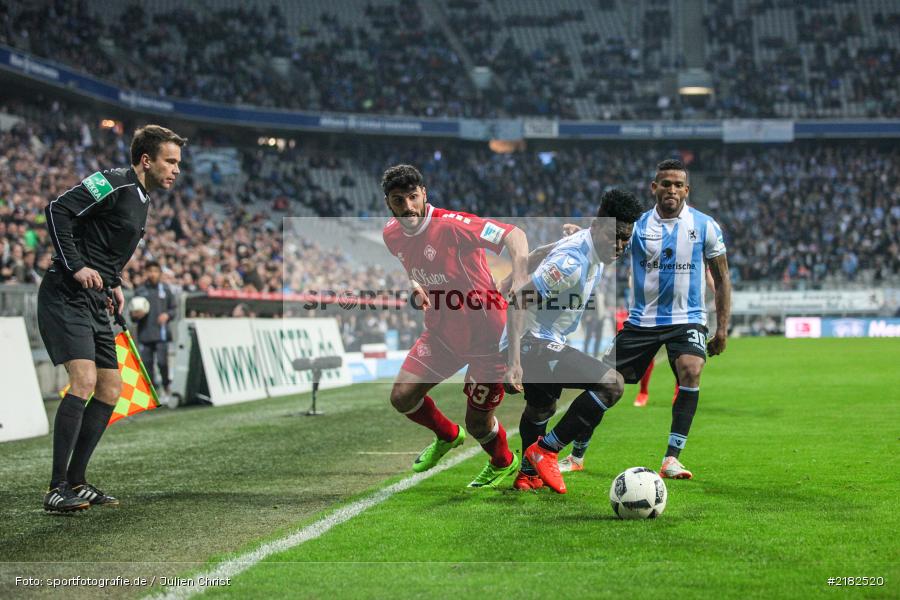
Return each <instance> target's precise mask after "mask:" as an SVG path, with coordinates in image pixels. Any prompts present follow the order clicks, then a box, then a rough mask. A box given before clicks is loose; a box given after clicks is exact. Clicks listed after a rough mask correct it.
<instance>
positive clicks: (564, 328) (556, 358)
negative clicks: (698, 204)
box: [501, 190, 641, 493]
mask: <svg viewBox="0 0 900 600" xmlns="http://www.w3.org/2000/svg"><path fill="white" fill-rule="evenodd" d="M640 214H641V206H640V204H639V203H638V201H637V199H636V198H635V197H634V194H631V193H630V192H626V191H622V190H610V191H608V192H606V193H605V194H604V195H603V197H602V198H601V201H600V209H599V210H598V213H597V216H598V218H597V219H595V220H594V222H593V224H592V225H591V227H590V228H589V229H585V230H582V231H579V232H578V233H575V234H574V235H571V236H569V237H567V238H564V239H562V240H560V241H558V242H556V243H555V244H550V245H547V246H543V247H541V248H538V249H536V250H535V251H534V252H533V253H532V254H531V255H529V265H528V266H529V271H532V270H533V271H534V272H533V274H532V276H531V281H530V282H529V283H527V284H526V285H524V286H522V287H520V288H519V289H518V290H516V294H515V296H514V298H515V300H516V302H515V303H514V304H515V305H514V306H512V307H511V308H510V309H509V317H508V319H507V327H508V328H509V337H508V340H509V352H508V363H509V368H508V371H507V381H508V383H509V386H508V387H507V390H508V391H510V392H512V391H513V390H516V391H521V390H522V389H523V388H524V392H525V403H526V406H525V410H524V412H523V414H522V419H521V421H520V425H519V431H520V434H521V437H522V448H523V453H524V456H525V458H527V461H526V460H523V466H522V470H521V471H520V473H519V475H518V476H517V477H516V481H515V483H514V484H513V485H514V487H515V488H516V489H520V490H529V489H536V488H539V487H543V484H544V483H546V484H547V485H548V486H549V487H551V488H552V489H554V490H555V491H556V492H559V493H565V491H566V488H565V482H564V481H563V479H562V476H561V475H560V473H559V468H558V466H557V460H558V459H557V454H558V452H559V450H561V449H562V448H564V447H565V446H566V445H568V443H569V442H571V441H572V440H573V439H575V437H576V436H579V435H584V434H585V433H589V432H590V431H593V429H594V427H596V425H597V424H599V422H600V420H601V419H602V418H603V413H604V412H605V411H606V410H607V409H609V408H611V407H612V406H613V405H614V404H615V403H616V402H617V401H618V400H619V398H620V397H621V395H622V391H623V387H624V384H623V381H622V377H621V375H619V374H618V373H617V372H616V371H615V369H614V366H613V365H611V364H608V363H604V362H603V361H600V360H598V359H596V358H594V357H593V356H590V355H588V354H585V353H584V352H581V351H579V350H576V349H575V348H573V347H572V346H568V345H566V341H567V336H568V335H569V334H571V333H572V332H573V331H575V329H577V328H578V324H579V322H580V320H581V317H582V315H583V313H584V310H585V308H586V307H587V305H588V303H589V299H590V297H591V295H592V294H593V292H594V288H595V287H596V286H597V284H598V283H599V281H600V278H601V275H602V273H603V268H604V266H605V263H609V262H612V261H614V260H616V259H617V258H618V257H619V255H620V254H621V253H622V251H623V250H624V249H625V246H626V245H627V243H628V241H629V239H631V232H632V229H633V227H634V221H635V219H637V218H638V217H639V216H640ZM604 217H605V218H604ZM613 219H615V227H614V228H613V226H612V223H610V222H609V221H612V220H613ZM542 257H543V258H542ZM538 261H540V264H537V265H536V264H535V263H537V262H538ZM501 289H502V287H501ZM517 307H518V308H522V307H527V308H528V311H527V312H528V313H529V316H531V317H532V318H533V323H532V324H531V325H530V327H529V328H528V330H527V332H526V333H525V335H524V336H522V337H521V339H520V338H519V332H521V331H522V330H523V323H524V319H523V317H524V314H523V313H525V312H526V311H524V310H517ZM520 349H521V350H520ZM520 357H521V358H520ZM523 370H524V374H523ZM523 378H524V385H523V384H522V383H521V382H522V380H523ZM564 388H568V389H581V390H584V392H583V393H582V394H580V395H579V396H578V397H577V398H576V399H575V401H574V402H573V403H572V406H571V407H570V408H569V410H568V411H567V412H566V414H565V416H563V418H562V420H561V421H560V422H559V423H558V424H557V425H556V427H554V429H553V431H551V432H550V433H549V434H547V435H546V436H543V434H544V432H545V430H546V425H547V421H549V420H550V418H551V417H552V416H553V414H554V412H556V402H557V400H558V399H559V395H560V393H561V392H562V390H563V389H564Z"/></svg>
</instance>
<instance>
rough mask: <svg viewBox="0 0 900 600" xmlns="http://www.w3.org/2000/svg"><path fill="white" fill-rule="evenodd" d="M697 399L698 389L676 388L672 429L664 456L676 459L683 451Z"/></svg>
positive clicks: (698, 395)
mask: <svg viewBox="0 0 900 600" xmlns="http://www.w3.org/2000/svg"><path fill="white" fill-rule="evenodd" d="M699 399H700V388H698V387H697V388H689V387H684V386H678V396H676V397H675V404H673V405H672V429H671V430H670V431H669V445H668V447H667V448H666V456H674V457H675V458H678V455H679V454H681V451H682V450H684V445H685V444H686V443H687V436H688V432H690V430H691V423H692V422H693V420H694V413H696V412H697V401H698V400H699Z"/></svg>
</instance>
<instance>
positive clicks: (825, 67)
mask: <svg viewBox="0 0 900 600" xmlns="http://www.w3.org/2000/svg"><path fill="white" fill-rule="evenodd" d="M832 4H833V3H826V2H809V3H804V5H803V6H796V7H795V6H794V3H792V2H788V1H787V0H760V1H758V2H737V1H734V0H710V1H709V2H707V3H706V7H707V9H706V12H705V13H704V17H703V20H704V25H705V26H704V31H703V35H704V36H705V41H706V44H705V47H706V49H707V50H706V64H705V65H703V66H704V67H705V68H706V70H707V71H708V72H709V73H710V74H711V75H712V77H713V79H714V82H715V87H716V94H714V95H712V96H710V97H709V98H708V100H707V101H706V102H705V104H702V105H700V104H697V103H696V102H687V101H685V102H683V101H682V98H681V97H680V96H679V95H678V94H677V93H676V92H674V91H673V89H667V88H665V86H664V85H663V80H664V79H665V78H666V76H668V75H674V74H675V73H677V72H678V71H679V70H681V69H682V68H683V67H685V66H686V62H685V58H684V55H683V48H681V47H680V46H678V45H677V44H678V43H684V42H677V41H676V40H675V39H673V36H672V33H671V31H669V29H670V28H668V27H665V28H657V27H653V26H652V25H651V24H652V23H658V22H670V21H673V20H675V17H674V16H673V15H672V14H671V12H670V8H669V7H668V4H667V3H659V2H649V3H647V4H646V5H642V7H641V8H639V9H638V10H642V11H644V13H643V14H642V15H640V18H639V19H638V21H639V22H640V23H642V24H643V25H642V26H641V27H637V26H635V27H631V28H630V29H629V31H622V32H620V33H616V34H615V35H610V34H609V33H608V32H607V33H606V34H605V35H600V34H599V33H597V32H593V31H584V30H582V29H579V30H578V31H581V34H580V38H579V39H569V40H565V42H566V43H564V40H562V39H558V38H557V37H546V38H542V39H543V40H544V41H543V43H541V44H536V45H534V46H533V47H530V48H526V47H523V46H521V45H519V44H518V43H517V42H516V41H515V36H514V35H512V33H513V31H514V30H533V31H537V32H539V31H546V30H547V28H548V27H555V28H558V29H559V31H560V32H564V31H569V30H568V29H565V28H566V27H570V26H571V27H574V26H575V24H577V23H580V22H582V21H584V18H585V16H586V13H587V12H591V11H601V13H603V14H608V13H605V12H604V11H616V10H617V11H620V14H619V16H618V19H620V20H622V22H630V21H631V20H633V19H634V18H635V17H634V15H633V14H631V13H630V12H629V9H628V8H627V7H626V6H624V5H622V6H618V5H616V4H615V3H612V2H600V3H596V2H589V1H588V0H584V3H583V6H581V7H580V8H570V9H560V10H559V11H558V12H557V13H556V14H547V13H541V14H537V13H533V14H532V13H528V12H515V13H503V14H499V13H498V11H499V10H500V7H497V6H494V5H493V4H491V3H487V4H485V3H477V2H468V1H466V0H457V1H455V2H449V3H447V6H446V7H445V8H442V9H440V10H441V11H446V26H445V27H444V28H442V27H440V26H439V25H438V24H437V23H436V22H435V21H434V18H431V19H428V18H426V16H425V15H424V14H423V12H422V8H421V7H420V5H419V3H418V2H415V1H414V0H396V1H394V2H389V1H388V2H379V3H377V4H373V3H371V2H368V1H364V0H360V2H359V10H358V11H355V13H354V15H353V18H352V19H350V18H348V17H347V15H346V13H344V14H343V16H342V17H338V16H337V14H335V13H334V12H332V10H334V7H330V6H329V5H328V3H321V5H319V6H316V5H313V6H312V7H305V8H304V9H303V10H304V13H303V14H304V15H305V16H304V17H303V20H301V22H300V24H297V20H296V19H294V20H293V21H292V20H291V19H289V18H287V15H286V14H285V12H284V11H285V10H286V9H284V8H282V5H281V4H279V3H272V4H266V5H263V4H262V3H258V4H257V3H250V4H248V5H247V6H245V7H240V8H217V9H209V10H204V11H202V12H201V11H196V10H194V9H193V7H191V6H190V5H189V4H188V3H184V4H183V5H181V4H177V3H176V4H174V5H168V6H167V7H166V9H165V10H154V11H150V10H148V9H147V8H146V7H145V6H143V5H141V4H140V3H133V4H131V5H129V7H128V8H127V9H125V10H124V12H123V13H122V14H121V17H120V18H110V19H107V18H103V17H102V16H101V15H99V14H97V12H96V11H97V10H99V9H98V6H99V4H98V3H96V2H89V1H88V0H77V1H75V2H65V1H63V0H42V1H40V2H37V3H32V4H20V3H14V2H10V1H9V0H0V8H2V10H0V43H2V44H6V45H9V46H12V47H14V48H18V49H21V50H23V51H26V52H30V53H33V54H35V55H37V56H40V57H44V58H49V59H51V60H54V61H59V62H62V63H65V64H69V65H73V66H75V67H76V68H79V69H85V70H87V72H89V73H91V74H93V75H95V76H99V77H102V78H105V79H108V80H111V81H113V82H115V83H118V84H120V85H123V86H125V87H126V88H128V89H133V90H135V91H142V92H147V93H152V94H158V95H161V96H166V97H178V98H187V99H197V100H207V101H215V102H225V103H228V104H248V105H258V106H264V107H281V108H292V109H308V110H325V111H346V112H367V113H380V114H402V115H416V116H434V117H440V116H444V117H480V118H487V117H504V116H511V115H512V116H516V115H542V116H555V117H561V118H607V119H609V118H622V119H630V118H674V119H679V118H685V117H700V116H712V117H720V118H726V117H751V118H752V117H771V116H785V117H790V116H803V117H816V116H830V117H834V116H840V115H841V114H853V115H855V116H870V117H896V116H898V115H900V85H898V81H900V78H898V75H900V71H898V70H900V40H898V39H897V35H896V28H895V27H893V28H892V26H893V25H896V23H897V22H898V21H900V12H895V13H883V12H876V11H874V10H872V9H871V8H870V7H869V5H868V4H866V3H865V2H862V0H859V1H858V2H857V0H849V1H847V2H843V3H841V4H843V5H849V6H851V8H852V7H853V6H856V5H857V4H858V6H856V9H857V10H850V11H849V12H847V11H843V12H841V11H839V10H838V9H837V8H836V7H835V6H832ZM571 6H578V3H573V4H572V5H571ZM504 10H508V7H506V8H504ZM522 10H525V5H523V6H522ZM772 11H780V12H777V13H775V12H772ZM313 15H315V17H313ZM628 15H631V16H628ZM787 15H789V17H788V16H787ZM838 15H842V16H838ZM843 15H845V16H843ZM766 19H769V20H772V19H775V20H778V19H781V20H785V19H788V20H787V21H785V27H788V28H792V29H791V30H790V31H789V32H788V33H787V34H785V33H784V30H783V28H781V29H779V28H774V29H773V28H767V27H765V26H763V25H762V24H763V23H767V22H768V21H767V20H766ZM617 22H618V21H617ZM572 31H574V30H572ZM450 36H453V37H455V38H456V40H455V41H456V44H454V43H453V40H451V39H450ZM664 39H665V40H666V45H665V46H664V45H663V44H662V41H663V40H664ZM386 40H389V41H386ZM459 48H464V49H465V50H464V52H463V54H466V53H467V54H468V59H469V60H465V58H464V57H463V56H461V55H460V53H458V52H457V49H459ZM576 63H578V64H579V65H580V67H579V68H576ZM476 65H479V66H486V67H490V69H491V70H492V71H493V73H494V74H495V75H496V77H495V78H494V83H493V84H492V86H491V87H489V88H488V89H484V90H479V89H477V88H476V86H475V85H474V82H473V81H472V79H471V78H470V76H469V70H470V68H471V67H472V66H476ZM695 66H697V65H695ZM577 100H582V101H583V102H582V103H581V106H582V108H578V106H577V104H578V103H577V102H576V101H577ZM584 106H594V107H595V108H594V109H590V110H589V109H585V108H583V107H584ZM585 111H587V112H585Z"/></svg>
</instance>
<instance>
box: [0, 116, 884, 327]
mask: <svg viewBox="0 0 900 600" xmlns="http://www.w3.org/2000/svg"><path fill="white" fill-rule="evenodd" d="M85 114H87V113H85ZM4 117H5V118H6V119H13V120H15V119H18V121H17V122H15V124H12V125H8V126H6V127H5V128H4V130H2V131H0V283H4V284H33V283H37V282H39V281H40V277H41V276H42V274H43V272H44V271H45V270H46V268H47V267H48V266H49V264H50V258H51V256H52V247H51V245H50V243H49V240H48V234H47V230H46V226H45V223H44V214H43V210H44V207H45V206H46V204H47V202H48V201H49V200H51V199H53V198H54V197H55V196H57V195H59V194H60V193H61V192H63V191H65V190H66V189H68V188H69V187H71V186H72V185H74V184H76V183H77V182H78V180H79V177H81V176H84V175H85V174H88V173H90V172H93V171H95V170H97V169H100V168H106V167H108V166H110V165H126V164H127V163H128V155H127V152H128V143H129V140H130V131H126V130H125V129H124V128H123V127H119V128H111V129H104V128H101V127H98V126H97V123H99V122H100V120H99V118H92V117H87V116H80V113H79V111H78V110H73V109H72V108H71V107H64V106H61V105H59V104H58V103H54V104H53V105H51V106H49V107H48V108H45V109H41V108H38V107H37V104H33V105H26V104H22V103H8V104H7V105H5V106H3V105H0V122H2V120H3V118H4ZM7 123H9V121H7ZM196 143H197V147H200V146H202V145H203V144H204V142H203V140H196ZM306 143H307V145H306V146H298V147H297V148H295V149H293V150H292V151H291V152H290V153H289V154H285V155H284V156H282V162H284V163H285V164H286V165H288V167H286V168H285V169H284V170H283V171H281V172H280V173H279V174H278V176H277V177H275V178H272V177H269V178H267V179H265V180H260V179H258V178H256V177H254V173H255V171H254V170H252V169H254V168H255V167H256V166H257V165H258V164H260V161H265V162H270V163H271V162H273V161H276V162H277V159H278V157H279V156H280V155H279V153H278V151H277V150H275V149H271V150H267V152H268V155H266V154H265V153H264V152H263V151H261V150H260V149H259V148H256V147H254V148H242V149H240V153H241V155H242V161H243V164H244V165H245V167H247V168H249V169H250V170H248V171H247V172H246V173H245V175H247V177H246V179H245V181H244V183H243V184H242V185H240V186H237V187H234V188H231V187H228V186H221V185H220V186H216V185H214V184H213V183H211V182H209V181H201V180H200V179H198V177H197V176H196V175H195V174H193V173H192V169H191V154H192V151H193V150H192V146H191V145H189V146H187V147H186V150H185V159H186V161H185V167H184V169H183V172H182V176H181V181H179V182H178V184H177V185H176V187H175V190H174V191H173V192H171V193H170V194H168V195H167V196H164V197H161V198H160V201H157V202H155V203H154V208H153V210H152V211H151V215H150V220H149V222H148V227H147V233H146V236H145V238H144V242H143V243H142V245H141V246H140V247H139V249H138V251H137V252H136V254H135V256H134V258H133V259H132V261H131V262H130V263H129V264H128V266H127V268H126V272H125V273H123V280H124V282H125V285H126V286H127V287H134V286H136V285H139V284H140V283H141V280H142V279H141V278H142V273H143V266H144V264H145V263H146V261H149V260H156V261H158V262H160V263H161V264H162V266H163V271H164V281H165V282H166V283H168V284H169V285H171V286H172V287H173V289H174V290H175V291H185V292H206V291H208V290H242V291H252V292H281V291H285V292H302V291H304V290H308V289H376V290H382V289H405V288H406V287H407V282H406V278H405V276H404V275H403V274H401V273H400V272H399V270H398V271H395V272H388V271H385V270H384V269H381V268H376V267H363V266H360V265H359V264H358V263H357V261H355V260H353V258H352V256H350V255H349V254H346V255H342V254H341V253H334V252H331V251H325V250H323V249H322V248H321V247H319V246H317V245H316V244H313V243H312V242H309V241H304V240H301V241H300V243H292V244H287V245H286V244H285V242H284V240H283V235H282V230H281V223H280V218H281V217H282V216H288V215H290V214H291V209H292V206H293V205H294V204H293V203H294V202H296V201H297V200H296V199H297V198H298V194H299V195H300V196H301V197H302V194H300V192H299V190H304V189H306V188H307V187H308V186H309V185H311V183H310V180H309V176H308V173H307V171H306V170H305V169H304V168H302V165H304V164H307V165H308V164H320V161H321V160H323V159H322V156H323V151H322V149H321V148H318V147H317V146H316V143H317V142H315V141H312V140H307V142H306ZM322 144H324V145H326V146H328V147H331V148H332V151H333V155H332V157H331V159H329V160H333V161H337V162H336V163H335V164H338V163H346V164H355V165H356V166H357V167H358V168H359V169H360V170H361V171H365V172H367V173H369V174H370V175H371V176H372V177H373V178H377V177H378V176H379V175H380V173H381V171H382V170H383V169H384V167H385V165H388V164H395V163H398V162H409V163H412V164H416V165H418V166H419V167H420V168H421V169H422V171H423V173H424V175H425V177H426V180H427V181H428V182H429V197H430V200H431V201H432V202H433V203H434V204H436V205H438V206H443V207H446V208H451V209H455V210H464V211H468V212H474V213H476V214H483V215H496V216H509V217H540V216H550V215H552V216H565V217H566V218H573V219H578V218H582V219H585V220H586V219H587V218H589V217H590V216H591V215H592V214H593V211H594V210H596V207H595V204H596V198H598V197H599V195H600V194H601V193H602V191H603V190H604V189H606V188H608V187H610V186H613V185H618V186H623V185H624V186H626V187H629V188H631V189H632V190H633V191H635V192H636V193H637V194H638V195H639V197H642V198H647V200H648V202H649V198H648V194H647V181H648V179H649V178H650V176H651V175H650V173H651V172H652V168H653V165H655V164H656V163H657V162H658V161H659V160H660V159H662V158H664V157H665V155H669V154H674V153H677V154H679V155H680V156H682V158H685V159H686V160H687V161H688V162H689V163H690V165H691V168H692V170H693V172H694V173H695V175H694V177H695V182H696V183H697V184H698V187H697V189H696V192H695V201H696V202H697V203H698V205H699V206H700V207H701V208H705V209H707V210H708V211H709V212H710V213H711V214H713V215H714V216H715V217H716V218H717V220H718V221H719V222H720V223H721V224H722V227H723V230H724V231H725V236H726V243H727V244H728V248H729V251H728V252H729V261H730V265H731V269H732V277H733V279H734V281H735V282H736V283H737V284H738V285H741V284H742V283H745V282H749V283H753V282H769V283H770V284H771V285H776V286H777V285H782V286H784V287H798V286H800V287H804V286H805V287H816V286H819V285H821V284H822V283H823V282H828V281H850V282H853V281H861V282H862V283H866V284H878V283H879V282H885V281H896V278H897V274H898V273H900V176H898V174H897V165H898V164H900V152H898V150H897V149H896V148H891V147H890V146H882V145H877V144H862V143H852V142H848V143H844V144H815V145H813V144H802V143H795V144H791V145H786V146H781V147H748V146H736V147H730V146H725V147H722V146H715V147H699V148H697V149H695V150H693V151H679V150H677V149H676V148H675V147H674V146H673V147H670V149H669V150H660V146H659V145H655V146H647V145H629V146H625V147H622V146H618V147H615V148H611V147H609V146H601V145H590V146H586V145H572V144H569V145H559V147H557V148H556V149H555V150H552V151H546V152H535V151H521V152H516V153H511V154H498V153H494V152H492V151H491V150H489V149H488V148H486V147H483V146H480V145H479V146H476V145H472V144H462V143H459V142H451V141H440V142H437V141H414V142H404V141H401V140H397V141H396V143H391V144H390V145H389V146H386V145H383V144H379V143H378V142H375V141H360V142H359V143H357V144H355V145H354V147H353V148H344V149H342V150H340V151H338V150H335V149H334V147H333V146H329V145H328V143H327V141H323V142H322ZM435 147H437V148H439V150H438V151H435ZM261 152H262V154H261ZM292 165H293V166H292ZM297 165H301V167H300V168H297ZM314 196H315V198H316V201H315V202H307V203H306V204H307V205H308V206H311V207H313V208H316V207H320V208H322V209H323V211H322V213H321V214H323V215H334V214H336V213H337V212H342V213H343V214H349V213H348V211H346V210H345V208H346V206H348V205H346V204H341V203H340V202H339V201H338V198H340V197H341V190H340V189H317V190H316V191H315V192H314ZM372 197H373V198H374V199H375V200H374V201H373V205H372V206H371V207H369V208H370V209H371V210H372V211H373V212H374V213H376V214H377V213H378V212H379V211H382V208H381V206H380V205H379V203H378V202H377V199H378V198H379V197H380V195H379V191H378V190H377V189H373V190H372ZM751 224H752V225H751ZM286 260H288V261H290V264H292V265H301V268H299V269H294V270H292V271H291V272H290V275H289V276H288V277H287V278H285V277H284V276H283V266H284V264H285V261H286ZM326 284H327V285H326ZM392 318H397V319H400V318H406V317H402V316H394V317H392ZM369 321H371V318H370V317H369V316H368V315H365V316H362V317H359V318H354V319H353V324H352V326H351V325H346V326H347V327H351V330H352V332H354V333H352V337H353V338H354V339H355V340H357V341H360V343H361V340H363V339H364V338H367V337H371V333H372V331H373V328H375V329H377V328H378V327H384V323H383V322H379V323H372V322H369Z"/></svg>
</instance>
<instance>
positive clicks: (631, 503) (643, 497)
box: [609, 467, 669, 519]
mask: <svg viewBox="0 0 900 600" xmlns="http://www.w3.org/2000/svg"><path fill="white" fill-rule="evenodd" d="M668 495H669V494H668V492H667V491H666V484H665V483H663V480H662V478H661V477H660V476H659V475H657V473H656V471H653V470H651V469H648V468H647V467H631V468H630V469H627V470H625V471H623V472H622V473H619V475H618V476H617V477H616V478H615V479H613V482H612V486H611V487H610V488H609V503H610V504H612V508H613V512H615V513H616V515H617V516H618V517H619V518H620V519H654V518H656V517H658V516H659V515H661V514H662V511H664V510H665V509H666V499H667V498H668Z"/></svg>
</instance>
